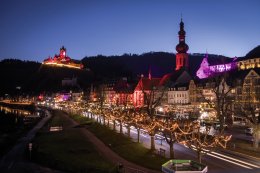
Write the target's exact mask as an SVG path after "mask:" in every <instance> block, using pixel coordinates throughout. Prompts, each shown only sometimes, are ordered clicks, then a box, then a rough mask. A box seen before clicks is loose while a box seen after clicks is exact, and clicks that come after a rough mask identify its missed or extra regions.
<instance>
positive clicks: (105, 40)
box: [0, 0, 260, 62]
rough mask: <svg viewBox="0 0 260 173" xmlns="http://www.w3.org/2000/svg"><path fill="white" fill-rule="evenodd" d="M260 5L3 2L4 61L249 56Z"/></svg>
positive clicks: (258, 29) (233, 1) (141, 0)
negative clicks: (62, 52)
mask: <svg viewBox="0 0 260 173" xmlns="http://www.w3.org/2000/svg"><path fill="white" fill-rule="evenodd" d="M259 7H260V0H178V1H177V0H0V59H4V58H19V59H25V60H36V61H40V62H41V61H42V60H43V59H44V58H46V57H47V56H49V55H50V56H53V55H54V54H55V53H58V52H59V48H60V47H61V46H62V45H64V46H65V47H66V48H67V52H68V55H69V56H70V57H72V58H74V59H82V58H83V57H84V56H91V55H98V54H103V55H121V54H123V53H137V54H141V53H144V52H149V51H166V52H173V53H175V52H176V50H175V46H176V44H177V43H178V37H177V32H178V30H179V22H180V16H181V13H182V15H183V21H184V23H185V30H186V33H187V35H186V36H187V37H186V43H187V44H188V45H189V47H190V49H189V53H204V52H206V50H207V51H208V52H209V53H212V54H221V55H226V56H230V57H234V56H244V55H245V54H246V53H247V52H248V51H249V50H251V49H252V48H254V47H255V46H257V45H259V44H260V9H259Z"/></svg>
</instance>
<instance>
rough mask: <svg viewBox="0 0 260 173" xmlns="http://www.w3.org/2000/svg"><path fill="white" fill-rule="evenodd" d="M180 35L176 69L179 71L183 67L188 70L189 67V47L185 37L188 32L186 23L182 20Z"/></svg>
mask: <svg viewBox="0 0 260 173" xmlns="http://www.w3.org/2000/svg"><path fill="white" fill-rule="evenodd" d="M178 34H179V44H177V46H176V51H177V54H176V68H175V70H179V69H181V68H182V67H185V68H186V69H188V67H189V57H188V54H187V51H188V50H189V46H188V45H187V44H186V43H185V35H186V32H185V31H184V23H183V21H182V19H181V22H180V31H179V32H178Z"/></svg>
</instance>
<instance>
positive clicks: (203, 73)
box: [196, 54, 237, 79]
mask: <svg viewBox="0 0 260 173" xmlns="http://www.w3.org/2000/svg"><path fill="white" fill-rule="evenodd" d="M235 60H236V58H234V59H233V61H232V62H230V63H226V64H216V65H210V64H209V62H208V54H206V55H205V57H204V58H203V60H202V62H201V64H200V68H199V69H198V71H197V73H196V75H197V77H198V78H200V79H204V78H208V77H211V76H214V75H216V74H219V73H223V72H227V71H231V70H235V69H237V63H236V62H235Z"/></svg>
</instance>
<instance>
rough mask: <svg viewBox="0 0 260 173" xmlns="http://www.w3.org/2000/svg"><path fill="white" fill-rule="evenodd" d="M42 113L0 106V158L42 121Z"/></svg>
mask: <svg viewBox="0 0 260 173" xmlns="http://www.w3.org/2000/svg"><path fill="white" fill-rule="evenodd" d="M40 115H41V113H40V112H36V111H31V110H26V109H14V108H10V107H6V106H1V105H0V158H1V156H2V155H3V154H4V153H6V152H7V151H8V150H9V149H10V148H11V147H12V146H13V145H14V144H15V143H16V142H17V140H18V139H19V138H20V137H22V136H23V135H25V134H26V132H28V130H30V129H31V128H32V127H33V126H34V125H35V124H36V123H37V122H38V120H39V119H40V117H41V116H40Z"/></svg>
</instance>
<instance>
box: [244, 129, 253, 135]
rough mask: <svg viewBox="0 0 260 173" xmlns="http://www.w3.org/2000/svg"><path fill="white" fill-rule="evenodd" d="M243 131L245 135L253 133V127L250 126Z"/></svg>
mask: <svg viewBox="0 0 260 173" xmlns="http://www.w3.org/2000/svg"><path fill="white" fill-rule="evenodd" d="M245 133H246V135H253V128H252V127H250V128H247V129H246V130H245Z"/></svg>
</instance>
